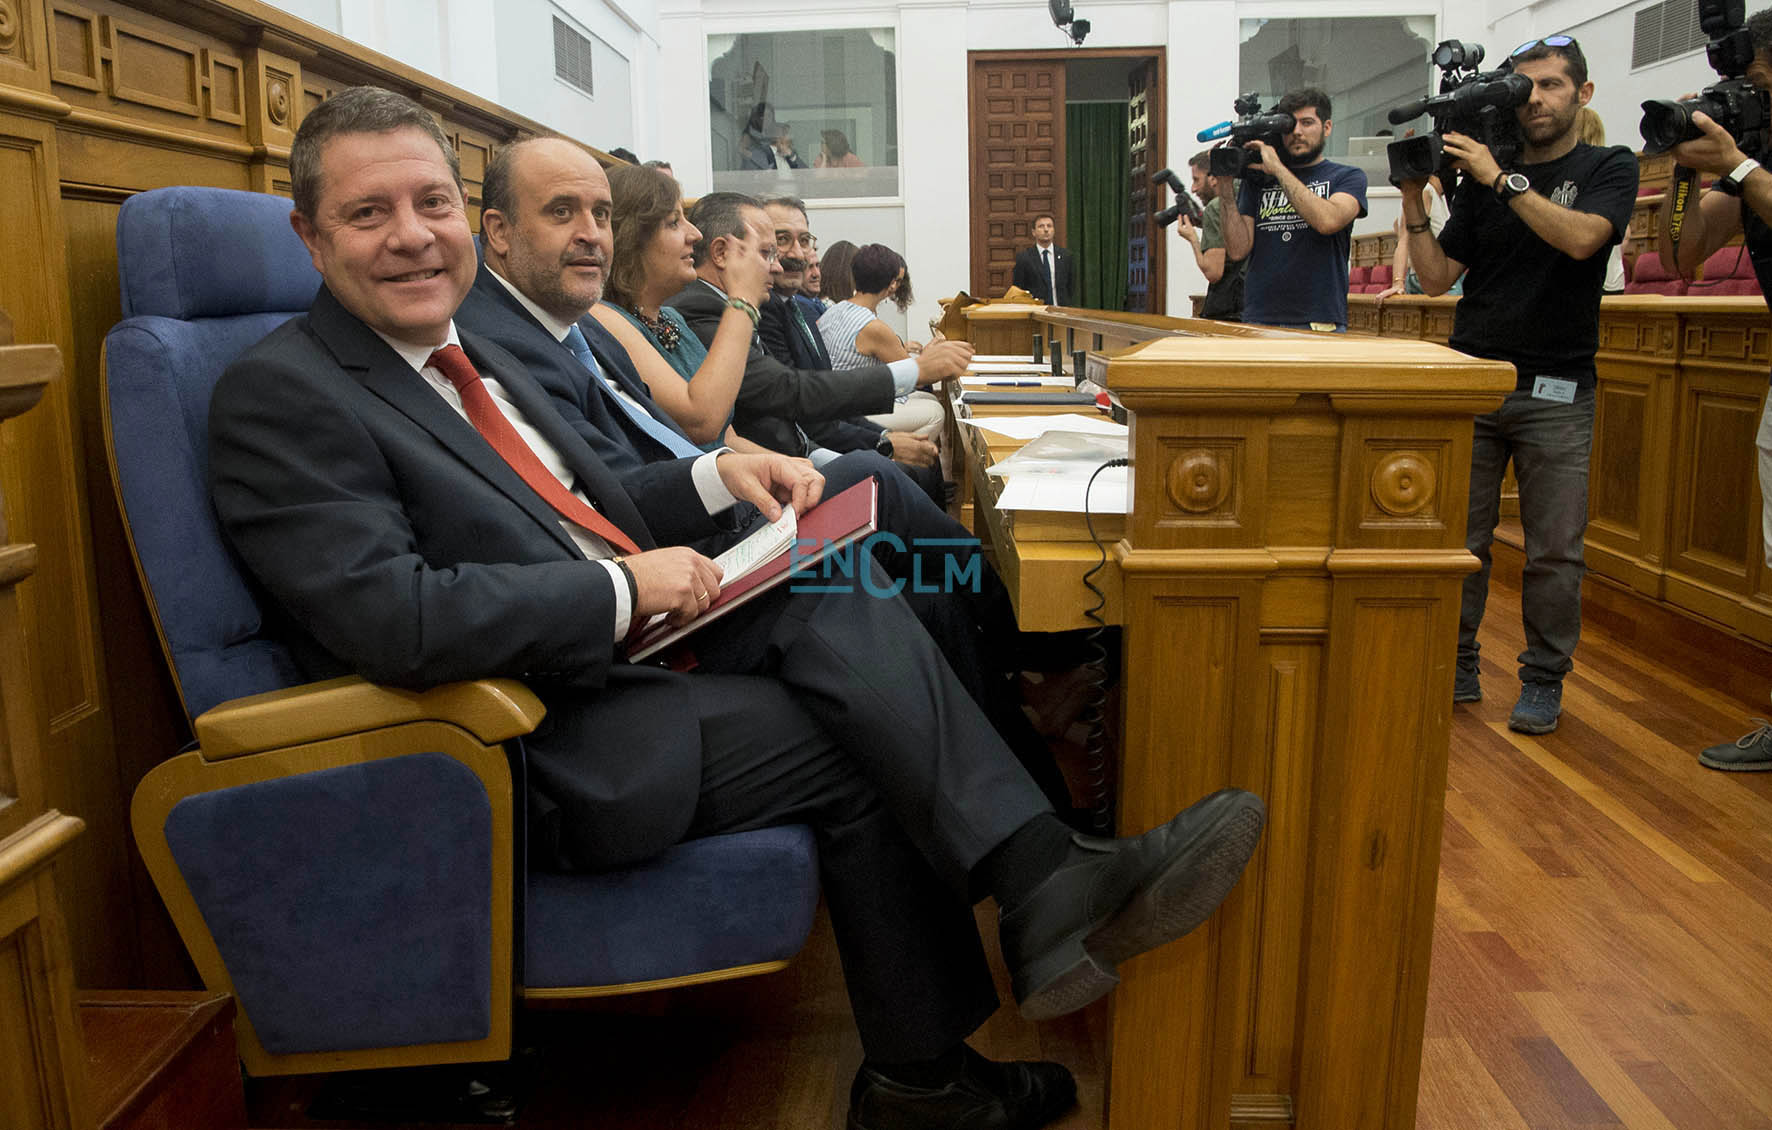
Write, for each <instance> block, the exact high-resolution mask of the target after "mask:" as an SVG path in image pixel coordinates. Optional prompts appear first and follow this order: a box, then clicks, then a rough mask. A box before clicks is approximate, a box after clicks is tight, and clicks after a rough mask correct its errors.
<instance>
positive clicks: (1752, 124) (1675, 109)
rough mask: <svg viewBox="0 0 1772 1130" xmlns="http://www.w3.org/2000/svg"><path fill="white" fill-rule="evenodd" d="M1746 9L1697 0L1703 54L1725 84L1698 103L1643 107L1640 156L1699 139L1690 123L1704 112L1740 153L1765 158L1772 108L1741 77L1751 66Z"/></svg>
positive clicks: (1722, 0)
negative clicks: (1705, 42)
mask: <svg viewBox="0 0 1772 1130" xmlns="http://www.w3.org/2000/svg"><path fill="white" fill-rule="evenodd" d="M1746 7H1747V5H1746V3H1745V0H1698V26H1699V28H1700V29H1702V30H1703V31H1704V33H1705V34H1706V35H1708V36H1710V37H1711V38H1710V44H1709V45H1708V46H1707V47H1706V48H1705V54H1706V55H1707V56H1708V57H1709V59H1710V65H1711V68H1712V69H1713V70H1715V71H1716V72H1717V73H1718V74H1719V75H1722V76H1723V81H1722V82H1719V83H1715V84H1714V85H1711V86H1707V87H1705V88H1704V93H1702V94H1700V95H1699V96H1698V97H1696V98H1688V99H1685V100H1684V101H1680V102H1674V101H1671V100H1669V99H1666V98H1654V99H1650V100H1649V101H1647V102H1645V103H1643V121H1642V123H1641V124H1640V125H1639V126H1638V127H1637V128H1638V130H1639V131H1641V133H1642V135H1643V152H1644V153H1649V154H1654V153H1665V152H1667V151H1668V150H1669V149H1672V148H1673V147H1674V146H1676V145H1678V144H1679V143H1680V142H1682V141H1691V140H1692V139H1694V138H1697V137H1701V136H1703V135H1702V133H1701V132H1700V131H1699V129H1698V127H1697V126H1696V125H1694V124H1693V122H1692V115H1693V113H1694V112H1696V111H1703V112H1704V113H1705V114H1707V115H1709V116H1710V118H1711V120H1712V121H1714V122H1716V123H1717V124H1718V125H1720V126H1722V127H1723V128H1724V129H1726V130H1728V131H1729V136H1730V137H1733V138H1734V139H1735V144H1736V145H1737V146H1739V147H1740V149H1741V151H1742V152H1743V153H1745V154H1747V155H1748V156H1749V157H1763V156H1765V155H1766V152H1767V141H1768V129H1767V126H1768V122H1769V121H1772V103H1769V102H1768V99H1767V96H1766V92H1765V91H1763V90H1761V89H1759V88H1758V87H1756V86H1755V85H1754V84H1753V83H1751V82H1749V81H1748V80H1747V79H1746V78H1745V77H1743V76H1745V75H1746V74H1747V68H1748V65H1749V64H1751V63H1752V62H1753V61H1754V44H1753V37H1752V36H1751V35H1750V34H1749V33H1748V30H1747V21H1746V18H1745V12H1746Z"/></svg>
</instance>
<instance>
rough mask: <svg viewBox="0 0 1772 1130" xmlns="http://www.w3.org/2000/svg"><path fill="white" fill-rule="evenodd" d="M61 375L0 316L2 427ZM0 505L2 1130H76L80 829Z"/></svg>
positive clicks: (31, 550)
mask: <svg viewBox="0 0 1772 1130" xmlns="http://www.w3.org/2000/svg"><path fill="white" fill-rule="evenodd" d="M60 369H61V355H60V352H59V351H58V350H57V349H56V348H55V347H54V346H53V345H35V346H17V345H13V344H12V321H11V319H10V318H8V317H7V316H6V314H5V313H4V312H3V311H0V421H5V420H7V419H10V418H11V417H13V416H17V415H19V414H20V413H22V412H24V411H26V410H27V409H29V408H31V407H32V406H34V405H35V404H36V403H37V401H38V399H39V398H41V397H42V395H43V390H44V388H45V386H47V385H48V384H49V383H50V381H51V380H53V379H54V377H55V375H56V374H57V373H58V372H59V371H60ZM4 515H5V511H4V508H3V507H0V1126H5V1127H8V1128H9V1130H10V1128H12V1127H18V1128H19V1130H37V1128H39V1127H43V1128H55V1130H60V1128H66V1127H72V1128H84V1127H87V1126H90V1125H91V1124H92V1123H91V1114H90V1112H89V1110H88V1108H87V1103H86V1089H85V1075H84V1072H85V1062H84V1057H83V1052H82V1049H81V1043H80V1029H79V1022H78V1020H77V1019H76V1017H75V1012H74V968H73V961H72V959H71V958H70V956H69V950H68V938H67V927H66V925H65V924H64V922H63V920H62V916H61V910H60V905H59V901H58V899H57V897H56V888H55V863H56V860H57V858H58V857H59V856H61V855H62V854H63V849H65V848H66V847H67V846H68V845H69V844H70V843H72V842H73V840H74V838H75V837H76V836H78V835H79V834H80V830H81V828H82V827H83V825H82V824H81V822H80V821H79V820H76V819H75V818H74V817H72V816H64V815H62V814H61V813H59V812H56V811H55V810H54V809H48V808H46V807H45V805H44V799H43V760H42V757H43V747H42V745H41V739H40V735H41V734H42V732H43V726H44V723H43V719H42V718H41V717H40V715H41V713H42V710H43V703H42V700H41V697H40V696H39V695H38V693H37V689H36V681H35V678H34V677H33V675H32V672H31V666H30V663H31V656H30V654H29V651H28V649H27V648H26V646H25V637H24V632H23V627H22V623H21V617H20V614H19V598H18V591H17V586H18V584H19V582H21V581H23V580H24V579H25V578H26V577H29V576H30V575H31V573H32V572H33V571H34V570H35V569H36V566H37V547H36V546H34V545H21V544H16V543H14V542H11V541H8V540H7V536H6V521H5V516H4Z"/></svg>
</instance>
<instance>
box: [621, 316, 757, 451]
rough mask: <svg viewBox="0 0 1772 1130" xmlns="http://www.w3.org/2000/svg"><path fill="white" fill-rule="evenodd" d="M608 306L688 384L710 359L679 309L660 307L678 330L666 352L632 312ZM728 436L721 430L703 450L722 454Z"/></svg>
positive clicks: (655, 335) (727, 419) (727, 420)
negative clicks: (672, 344) (675, 339)
mask: <svg viewBox="0 0 1772 1130" xmlns="http://www.w3.org/2000/svg"><path fill="white" fill-rule="evenodd" d="M606 305H607V306H608V308H609V309H611V310H614V311H615V312H616V313H617V314H620V315H621V316H622V317H624V318H626V319H627V320H628V324H629V325H631V326H633V327H634V328H635V329H637V330H639V331H640V333H641V335H642V336H644V337H645V338H646V340H647V341H649V342H651V343H652V348H653V349H655V350H657V351H658V355H659V356H660V357H663V358H664V359H665V361H666V362H667V363H668V364H669V365H670V367H671V368H673V369H675V370H676V371H677V374H678V375H679V376H681V377H682V378H683V379H684V380H686V381H688V380H694V379H695V371H696V370H697V369H699V368H701V363H702V362H703V361H706V360H707V359H708V347H707V346H705V345H703V344H702V343H701V338H699V337H696V336H695V331H694V330H692V329H690V328H689V323H688V322H687V321H685V320H684V319H683V315H681V314H679V313H677V311H676V310H674V309H672V308H671V307H669V306H661V307H659V309H658V313H659V316H660V317H662V318H664V319H666V320H668V321H670V322H671V323H672V324H673V325H675V326H676V327H677V346H676V348H675V349H666V348H665V347H664V346H663V345H662V344H660V343H659V340H658V335H657V334H655V333H653V332H652V331H651V330H650V329H648V328H647V326H646V323H645V322H642V321H641V320H640V319H638V318H636V317H634V315H633V312H632V311H629V310H624V309H622V308H621V307H620V306H617V305H616V304H615V303H613V302H610V303H607V304H606ZM726 423H728V424H730V423H732V415H731V413H727V416H726ZM725 435H726V429H725V428H724V427H722V428H721V429H720V436H718V437H716V438H715V439H714V442H712V443H704V444H702V445H701V447H702V450H703V451H718V450H719V449H720V448H721V447H722V446H724V444H723V443H722V437H724V436H725Z"/></svg>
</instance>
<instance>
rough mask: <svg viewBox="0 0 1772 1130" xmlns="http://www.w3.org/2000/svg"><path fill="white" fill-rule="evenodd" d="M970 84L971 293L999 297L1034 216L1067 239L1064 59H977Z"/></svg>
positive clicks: (1059, 239) (1027, 241)
mask: <svg viewBox="0 0 1772 1130" xmlns="http://www.w3.org/2000/svg"><path fill="white" fill-rule="evenodd" d="M971 85H972V122H971V127H972V128H971V131H970V132H971V139H972V140H971V144H972V294H973V295H974V296H975V297H978V298H985V297H996V296H998V295H1000V294H1002V293H1003V292H1004V291H1006V290H1008V289H1009V280H1010V276H1011V275H1012V274H1013V273H1014V271H1015V252H1016V251H1017V250H1018V249H1019V248H1022V247H1026V246H1028V245H1029V244H1030V243H1032V242H1033V234H1032V228H1033V221H1034V217H1035V216H1037V215H1039V214H1041V213H1043V212H1050V213H1052V215H1053V217H1054V222H1055V223H1056V224H1057V225H1058V236H1057V243H1058V245H1059V246H1061V247H1062V246H1064V244H1065V230H1064V228H1065V219H1064V209H1065V197H1064V61H1063V60H1062V59H1019V60H990V59H974V60H973V62H972V84H971Z"/></svg>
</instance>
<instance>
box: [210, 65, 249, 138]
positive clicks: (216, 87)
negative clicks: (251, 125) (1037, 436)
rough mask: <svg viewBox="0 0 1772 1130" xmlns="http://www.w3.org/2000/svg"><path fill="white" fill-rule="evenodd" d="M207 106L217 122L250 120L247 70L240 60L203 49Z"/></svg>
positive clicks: (237, 122)
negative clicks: (247, 113) (248, 118)
mask: <svg viewBox="0 0 1772 1130" xmlns="http://www.w3.org/2000/svg"><path fill="white" fill-rule="evenodd" d="M202 57H203V77H202V81H203V95H204V102H203V105H204V109H205V111H206V112H207V113H208V115H209V117H210V119H211V120H213V121H218V122H226V123H228V124H229V125H235V126H238V125H244V124H245V123H246V69H245V65H244V64H242V63H241V62H240V60H238V59H236V58H234V57H233V56H232V55H224V54H222V53H221V52H219V51H211V50H210V49H209V48H207V47H205V48H204V49H203V56H202Z"/></svg>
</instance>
